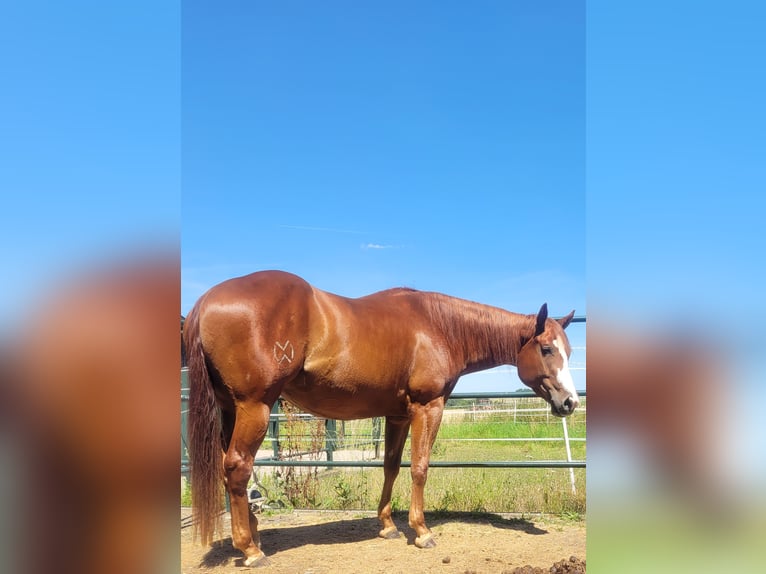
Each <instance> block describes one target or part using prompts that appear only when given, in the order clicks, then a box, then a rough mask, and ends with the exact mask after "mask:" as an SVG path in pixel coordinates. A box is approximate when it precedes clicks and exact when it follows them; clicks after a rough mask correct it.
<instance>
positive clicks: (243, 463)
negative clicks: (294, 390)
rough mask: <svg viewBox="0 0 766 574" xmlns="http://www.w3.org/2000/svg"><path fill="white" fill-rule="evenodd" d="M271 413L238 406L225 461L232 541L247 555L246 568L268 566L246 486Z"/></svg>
mask: <svg viewBox="0 0 766 574" xmlns="http://www.w3.org/2000/svg"><path fill="white" fill-rule="evenodd" d="M270 413H271V407H270V405H268V404H265V403H262V402H257V401H251V402H243V403H237V406H236V422H235V423H234V432H233V433H232V436H231V441H230V442H229V447H228V450H227V451H226V456H225V457H224V472H225V474H226V488H227V490H228V492H229V500H230V503H231V538H232V542H233V544H234V547H235V548H237V549H238V550H241V551H242V552H243V553H244V554H245V566H262V565H265V564H268V560H267V559H266V555H265V554H264V553H263V552H262V551H261V549H260V540H259V536H258V521H257V519H256V518H255V516H254V515H253V514H252V512H250V504H249V500H248V498H247V483H248V481H249V480H250V476H251V474H252V472H253V460H254V457H255V453H256V451H257V450H258V447H259V446H260V445H261V443H262V442H263V438H264V436H266V429H267V428H268V423H269V414H270Z"/></svg>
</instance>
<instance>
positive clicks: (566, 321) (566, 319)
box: [556, 309, 574, 329]
mask: <svg viewBox="0 0 766 574" xmlns="http://www.w3.org/2000/svg"><path fill="white" fill-rule="evenodd" d="M573 318H574V309H572V312H571V313H569V315H567V316H566V317H562V318H561V319H556V321H558V322H559V325H561V328H562V329H566V328H567V327H568V326H569V323H571V322H572V319H573Z"/></svg>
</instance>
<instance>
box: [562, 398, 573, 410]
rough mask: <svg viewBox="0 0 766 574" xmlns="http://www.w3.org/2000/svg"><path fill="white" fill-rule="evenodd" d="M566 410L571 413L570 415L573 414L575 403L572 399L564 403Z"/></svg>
mask: <svg viewBox="0 0 766 574" xmlns="http://www.w3.org/2000/svg"><path fill="white" fill-rule="evenodd" d="M564 409H565V410H566V411H567V412H570V413H571V412H572V411H573V410H574V403H573V402H572V397H568V398H567V399H566V400H565V401H564Z"/></svg>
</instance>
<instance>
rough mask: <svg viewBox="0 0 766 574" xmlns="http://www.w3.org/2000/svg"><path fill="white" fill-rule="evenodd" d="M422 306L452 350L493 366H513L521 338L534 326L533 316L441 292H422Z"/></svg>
mask: <svg viewBox="0 0 766 574" xmlns="http://www.w3.org/2000/svg"><path fill="white" fill-rule="evenodd" d="M423 305H424V308H425V310H426V312H427V313H428V316H429V318H430V320H431V321H432V322H433V323H434V325H435V326H436V327H437V329H439V331H441V332H442V333H443V335H444V337H445V338H446V339H447V342H448V345H449V346H450V347H451V348H462V349H464V351H465V352H466V356H467V357H486V358H487V359H488V360H489V361H491V362H493V363H496V364H503V363H508V362H510V363H512V364H515V363H516V357H517V355H518V352H519V350H520V349H521V340H522V337H523V336H525V335H528V333H527V332H528V331H530V330H531V328H532V327H533V325H534V318H533V317H532V316H529V315H520V314H518V313H511V312H510V311H506V310H504V309H500V308H499V307H492V306H490V305H484V304H482V303H475V302H473V301H468V300H466V299H459V298H457V297H449V296H447V295H442V294H440V293H423Z"/></svg>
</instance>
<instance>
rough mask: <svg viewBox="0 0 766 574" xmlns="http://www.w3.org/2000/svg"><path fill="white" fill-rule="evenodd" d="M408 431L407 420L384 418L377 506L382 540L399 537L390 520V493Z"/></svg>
mask: <svg viewBox="0 0 766 574" xmlns="http://www.w3.org/2000/svg"><path fill="white" fill-rule="evenodd" d="M409 430H410V421H409V420H407V419H405V418H402V419H397V418H392V417H386V452H385V454H384V457H383V475H384V482H383V492H382V493H381V495H380V504H379V505H378V518H379V519H380V522H381V524H382V525H383V529H382V530H381V531H380V533H379V536H381V537H382V538H398V537H399V531H398V530H397V528H396V525H395V524H394V521H393V520H392V519H391V492H392V491H393V487H394V481H395V480H396V477H397V476H398V475H399V465H400V464H401V462H402V451H403V450H404V443H405V442H407V431H409Z"/></svg>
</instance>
